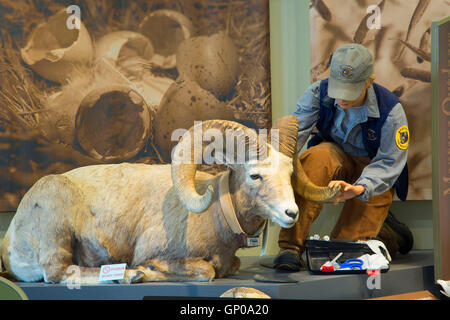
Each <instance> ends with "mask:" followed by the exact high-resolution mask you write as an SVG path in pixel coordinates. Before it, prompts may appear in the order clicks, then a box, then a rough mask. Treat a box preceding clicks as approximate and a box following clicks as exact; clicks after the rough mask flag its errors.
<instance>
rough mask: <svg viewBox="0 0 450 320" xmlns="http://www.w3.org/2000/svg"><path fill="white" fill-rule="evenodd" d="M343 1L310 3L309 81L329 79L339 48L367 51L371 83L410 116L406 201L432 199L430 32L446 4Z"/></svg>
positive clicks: (447, 8)
mask: <svg viewBox="0 0 450 320" xmlns="http://www.w3.org/2000/svg"><path fill="white" fill-rule="evenodd" d="M342 2H343V1H342V0H313V1H311V2H310V25H311V30H310V38H311V79H312V81H317V80H321V79H325V78H327V77H328V76H329V66H330V62H331V61H330V60H331V59H330V57H331V54H332V53H333V52H334V51H335V50H336V49H337V48H338V47H340V46H341V45H343V44H346V43H353V42H355V43H360V44H362V45H364V46H366V47H367V48H368V49H369V50H370V51H371V53H372V55H373V57H374V60H375V76H376V79H375V82H377V83H378V84H380V85H382V86H384V87H386V88H387V89H389V90H390V91H392V92H393V93H394V94H395V95H397V96H398V97H399V99H400V102H401V103H402V106H403V109H404V110H405V113H406V116H407V118H408V126H409V131H410V134H411V140H410V144H409V148H408V169H409V193H408V200H431V189H432V187H431V148H432V145H431V34H430V28H431V22H432V21H436V20H438V19H440V18H442V17H443V16H445V15H447V14H448V12H450V2H449V1H448V0H433V1H431V0H413V1H411V0H378V1H376V2H374V1H369V0H356V1H345V5H342ZM374 5H376V7H377V8H375V7H374Z"/></svg>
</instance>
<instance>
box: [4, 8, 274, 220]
mask: <svg viewBox="0 0 450 320" xmlns="http://www.w3.org/2000/svg"><path fill="white" fill-rule="evenodd" d="M0 29H1V34H0V41H1V49H0V211H8V210H15V209H16V207H17V205H18V203H19V201H20V199H21V197H22V196H23V194H24V193H25V192H26V191H27V190H28V189H29V187H30V186H31V185H32V184H33V183H34V182H35V181H37V179H39V178H40V177H41V176H43V175H47V174H51V173H61V172H65V171H68V170H70V169H72V168H75V167H79V166H85V165H91V164H100V163H116V162H123V161H128V162H143V163H149V164H154V163H168V162H170V152H171V148H172V147H173V145H174V144H175V143H176V142H173V141H171V133H172V132H173V130H175V129H178V128H186V129H187V128H189V127H191V126H192V125H193V121H194V120H207V119H229V120H236V121H239V122H241V123H243V124H246V125H248V126H250V127H252V128H255V129H260V128H268V126H270V123H271V99H270V74H269V71H268V70H269V68H270V66H269V1H268V0H250V1H239V0H230V1H223V0H222V1H220V0H193V1H184V0H164V1H162V0H135V1H126V0H81V1H75V0H70V1H50V0H35V1H26V0H9V1H6V0H0ZM208 167H210V166H208ZM221 169H222V168H221V167H219V166H218V167H215V168H214V169H212V170H221Z"/></svg>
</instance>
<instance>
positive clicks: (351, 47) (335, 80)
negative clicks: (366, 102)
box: [328, 43, 373, 101]
mask: <svg viewBox="0 0 450 320" xmlns="http://www.w3.org/2000/svg"><path fill="white" fill-rule="evenodd" d="M372 73H373V57H372V55H371V54H370V52H369V50H367V48H366V47H364V46H363V45H360V44H357V43H351V44H346V45H344V46H342V47H340V48H339V49H337V50H336V51H335V52H334V53H333V57H332V58H331V69H330V77H329V79H328V96H329V97H330V98H334V99H342V100H349V101H354V100H356V99H358V97H359V96H360V95H361V93H362V90H363V88H364V85H365V82H366V79H367V78H368V77H369V76H370V75H371V74H372Z"/></svg>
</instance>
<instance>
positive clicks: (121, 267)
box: [98, 263, 127, 281]
mask: <svg viewBox="0 0 450 320" xmlns="http://www.w3.org/2000/svg"><path fill="white" fill-rule="evenodd" d="M126 268H127V264H126V263H121V264H105V265H103V266H102V267H101V269H100V275H99V277H98V281H106V280H122V279H123V277H124V276H125V270H126Z"/></svg>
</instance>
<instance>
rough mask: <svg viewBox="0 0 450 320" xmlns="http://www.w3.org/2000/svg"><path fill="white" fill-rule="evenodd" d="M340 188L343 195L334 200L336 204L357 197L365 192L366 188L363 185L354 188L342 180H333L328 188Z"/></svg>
mask: <svg viewBox="0 0 450 320" xmlns="http://www.w3.org/2000/svg"><path fill="white" fill-rule="evenodd" d="M338 186H339V187H340V188H341V195H340V196H339V197H336V199H334V204H338V203H339V201H341V200H347V199H352V198H354V197H357V196H359V195H360V194H362V193H363V192H364V191H365V188H364V186H362V185H356V186H354V185H352V184H349V183H347V182H345V181H342V180H333V181H331V182H330V183H329V184H328V187H330V188H335V187H338Z"/></svg>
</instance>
